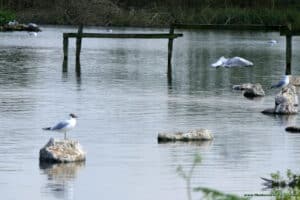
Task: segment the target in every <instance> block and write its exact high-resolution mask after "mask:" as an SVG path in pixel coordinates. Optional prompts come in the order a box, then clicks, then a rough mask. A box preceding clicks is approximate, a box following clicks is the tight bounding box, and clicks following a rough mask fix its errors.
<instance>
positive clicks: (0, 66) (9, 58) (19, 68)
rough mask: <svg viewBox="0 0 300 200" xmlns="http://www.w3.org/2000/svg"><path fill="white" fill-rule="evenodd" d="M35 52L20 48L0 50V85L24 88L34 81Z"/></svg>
mask: <svg viewBox="0 0 300 200" xmlns="http://www.w3.org/2000/svg"><path fill="white" fill-rule="evenodd" d="M35 58H36V55H35V52H34V51H28V50H25V49H22V48H12V49H9V50H1V49H0V85H16V86H22V87H26V86H28V85H29V84H30V83H31V82H32V81H33V80H35V79H34V76H35V74H36V69H35V67H34V66H32V64H30V65H28V64H27V63H34V62H35Z"/></svg>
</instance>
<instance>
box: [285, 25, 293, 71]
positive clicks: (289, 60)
mask: <svg viewBox="0 0 300 200" xmlns="http://www.w3.org/2000/svg"><path fill="white" fill-rule="evenodd" d="M287 29H288V31H287V33H286V36H285V45H286V49H285V51H286V54H285V63H286V66H285V67H286V68H285V74H286V75H290V74H292V69H291V68H292V33H291V32H292V25H291V24H288V25H287Z"/></svg>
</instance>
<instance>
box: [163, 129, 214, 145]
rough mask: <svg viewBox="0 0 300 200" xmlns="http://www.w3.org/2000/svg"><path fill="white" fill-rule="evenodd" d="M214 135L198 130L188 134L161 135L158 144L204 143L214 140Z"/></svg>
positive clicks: (207, 131) (205, 130)
mask: <svg viewBox="0 0 300 200" xmlns="http://www.w3.org/2000/svg"><path fill="white" fill-rule="evenodd" d="M212 139H213V135H212V133H211V132H210V130H207V129H196V130H191V131H188V132H186V133H183V132H175V133H159V134H158V137H157V140H158V142H169V141H203V140H212Z"/></svg>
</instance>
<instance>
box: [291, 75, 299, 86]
mask: <svg viewBox="0 0 300 200" xmlns="http://www.w3.org/2000/svg"><path fill="white" fill-rule="evenodd" d="M290 83H291V84H292V85H294V86H300V76H294V75H293V76H290Z"/></svg>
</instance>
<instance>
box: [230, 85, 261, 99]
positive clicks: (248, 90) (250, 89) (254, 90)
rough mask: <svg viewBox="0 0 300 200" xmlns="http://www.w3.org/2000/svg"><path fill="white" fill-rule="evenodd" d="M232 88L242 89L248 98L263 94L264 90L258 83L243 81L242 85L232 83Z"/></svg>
mask: <svg viewBox="0 0 300 200" xmlns="http://www.w3.org/2000/svg"><path fill="white" fill-rule="evenodd" d="M232 89H233V90H242V91H244V93H243V94H244V96H245V97H249V98H253V97H262V96H265V91H264V90H263V88H262V86H261V84H260V83H255V84H252V83H244V84H242V85H234V86H232Z"/></svg>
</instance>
